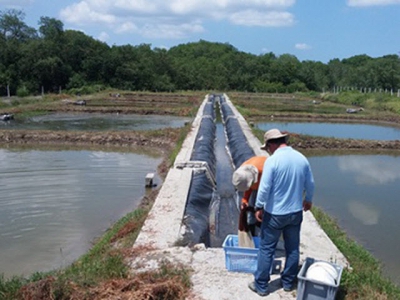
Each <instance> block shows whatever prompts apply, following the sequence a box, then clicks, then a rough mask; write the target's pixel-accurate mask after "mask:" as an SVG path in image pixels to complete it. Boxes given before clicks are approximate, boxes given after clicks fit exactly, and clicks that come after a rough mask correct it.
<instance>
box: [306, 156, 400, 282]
mask: <svg viewBox="0 0 400 300" xmlns="http://www.w3.org/2000/svg"><path fill="white" fill-rule="evenodd" d="M309 161H310V164H311V167H312V169H313V173H314V177H315V182H316V191H315V199H314V201H315V205H316V206H318V207H321V208H322V209H323V210H324V211H325V212H327V213H328V214H329V215H330V216H332V217H333V218H335V219H336V220H337V221H338V223H339V225H340V227H341V228H342V229H343V230H344V231H346V232H347V233H348V235H349V236H350V237H351V238H353V239H354V240H356V241H357V242H358V243H360V244H361V245H362V246H364V248H366V249H367V250H369V251H370V252H371V253H372V254H373V255H374V256H375V257H376V258H377V259H379V260H380V261H381V262H382V263H383V265H384V272H385V275H387V276H390V277H391V279H392V280H393V281H394V282H395V283H397V284H398V285H400V257H399V255H398V251H399V249H400V230H399V228H400V218H399V215H400V201H399V195H400V172H399V170H400V156H389V155H342V156H324V157H309Z"/></svg>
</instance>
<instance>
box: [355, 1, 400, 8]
mask: <svg viewBox="0 0 400 300" xmlns="http://www.w3.org/2000/svg"><path fill="white" fill-rule="evenodd" d="M392 4H400V0H347V5H348V6H353V7H356V6H380V5H392Z"/></svg>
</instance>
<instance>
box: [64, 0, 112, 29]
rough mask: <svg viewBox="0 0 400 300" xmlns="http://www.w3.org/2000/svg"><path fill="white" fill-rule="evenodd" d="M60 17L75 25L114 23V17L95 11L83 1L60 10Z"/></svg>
mask: <svg viewBox="0 0 400 300" xmlns="http://www.w3.org/2000/svg"><path fill="white" fill-rule="evenodd" d="M60 16H61V18H63V19H64V20H65V21H67V22H70V23H73V24H77V25H83V24H90V23H106V24H112V23H114V22H116V19H115V16H113V15H111V14H107V13H103V12H101V11H96V10H94V9H93V7H92V6H90V3H88V2H85V1H82V2H79V3H77V4H73V5H70V6H68V7H66V8H65V9H63V10H61V12H60Z"/></svg>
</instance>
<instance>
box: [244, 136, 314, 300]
mask: <svg viewBox="0 0 400 300" xmlns="http://www.w3.org/2000/svg"><path fill="white" fill-rule="evenodd" d="M287 138H288V134H286V133H282V132H280V131H279V130H278V129H271V130H269V131H267V132H266V133H265V135H264V141H265V143H264V145H262V146H261V149H263V150H267V151H268V152H269V153H270V154H271V156H270V157H269V158H268V159H267V160H266V162H265V164H264V169H263V173H262V176H261V180H260V185H259V188H258V194H257V200H256V205H255V208H256V218H257V220H258V221H260V222H262V224H261V232H260V249H259V256H258V263H257V271H256V272H255V273H254V281H253V282H251V283H250V284H249V288H250V289H251V290H252V291H254V292H255V293H257V294H258V295H260V296H267V295H268V294H269V292H268V282H269V280H270V270H271V266H272V263H273V260H274V255H275V250H276V246H277V244H278V241H279V237H280V236H281V234H282V235H283V240H284V242H285V252H286V261H285V267H284V269H283V271H282V273H281V284H282V287H283V289H284V290H285V291H292V290H293V289H294V288H295V281H296V276H297V272H298V266H299V258H300V226H301V223H302V221H303V210H304V211H308V210H310V209H311V207H312V198H313V195H314V178H313V174H312V171H311V167H310V164H309V162H308V160H307V158H306V157H305V156H304V155H303V154H301V153H300V152H298V151H297V150H294V149H293V148H292V147H290V146H288V145H287V144H286V141H287Z"/></svg>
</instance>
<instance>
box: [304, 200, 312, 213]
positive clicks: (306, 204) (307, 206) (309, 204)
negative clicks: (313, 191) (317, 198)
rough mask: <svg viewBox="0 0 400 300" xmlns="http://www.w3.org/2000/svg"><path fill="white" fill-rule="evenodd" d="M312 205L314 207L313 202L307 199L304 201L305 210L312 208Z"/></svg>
mask: <svg viewBox="0 0 400 300" xmlns="http://www.w3.org/2000/svg"><path fill="white" fill-rule="evenodd" d="M311 207H312V202H308V201H306V200H304V201H303V210H304V211H308V210H310V209H311Z"/></svg>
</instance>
